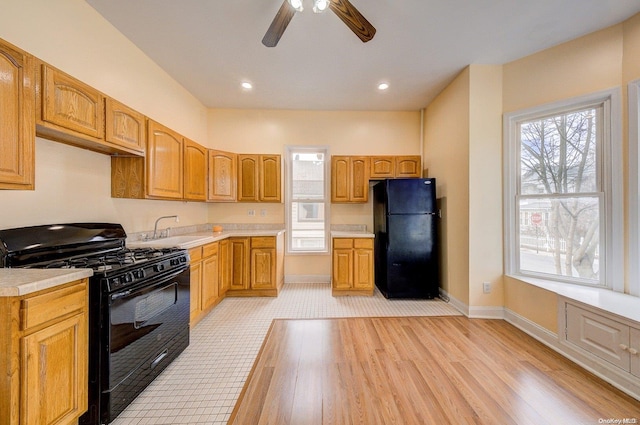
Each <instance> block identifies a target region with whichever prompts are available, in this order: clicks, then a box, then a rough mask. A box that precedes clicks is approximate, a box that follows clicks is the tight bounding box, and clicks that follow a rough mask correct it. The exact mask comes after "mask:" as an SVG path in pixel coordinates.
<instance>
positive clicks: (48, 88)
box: [42, 65, 104, 139]
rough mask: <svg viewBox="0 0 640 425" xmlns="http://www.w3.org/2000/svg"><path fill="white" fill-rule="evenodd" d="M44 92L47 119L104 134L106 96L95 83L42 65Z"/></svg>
mask: <svg viewBox="0 0 640 425" xmlns="http://www.w3.org/2000/svg"><path fill="white" fill-rule="evenodd" d="M42 96H43V97H44V102H43V107H42V119H43V120H44V121H47V122H49V123H52V124H55V125H58V126H60V127H64V128H66V129H69V130H73V131H77V132H78V133H82V134H86V135H87V136H92V137H95V138H98V139H102V138H104V97H103V96H102V94H100V93H99V92H98V91H97V90H95V89H94V88H93V87H91V86H88V85H86V84H84V83H82V82H80V81H78V80H76V79H75V78H72V77H70V76H68V75H66V74H64V73H63V72H61V71H58V70H55V69H53V68H49V67H48V66H46V65H43V88H42Z"/></svg>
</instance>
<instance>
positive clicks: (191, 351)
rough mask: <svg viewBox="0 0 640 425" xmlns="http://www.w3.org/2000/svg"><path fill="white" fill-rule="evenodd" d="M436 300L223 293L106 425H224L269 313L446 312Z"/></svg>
mask: <svg viewBox="0 0 640 425" xmlns="http://www.w3.org/2000/svg"><path fill="white" fill-rule="evenodd" d="M459 314H460V313H459V312H458V311H457V310H456V309H454V308H453V307H452V306H450V305H449V304H447V303H445V302H444V301H442V300H439V299H436V300H387V299H385V298H384V297H383V296H382V295H381V294H380V292H379V291H378V290H377V289H376V293H375V295H374V296H373V297H362V296H348V297H332V296H331V287H330V285H329V284H327V283H299V284H296V283H288V284H286V285H285V286H284V288H283V290H282V292H281V293H280V295H279V296H278V297H277V298H226V299H224V300H223V301H222V302H221V303H220V304H219V305H218V306H217V307H216V308H215V309H214V310H213V311H212V312H211V313H210V314H209V315H208V316H207V317H206V318H204V319H203V320H202V321H201V322H200V323H199V324H198V325H196V327H195V328H194V329H192V330H191V341H190V345H189V347H188V348H187V349H186V350H185V351H184V352H183V353H182V354H181V355H180V356H179V357H178V358H177V359H176V360H175V361H174V362H173V363H172V364H171V365H169V366H168V367H167V369H166V370H165V371H164V372H162V374H161V375H160V376H158V378H157V379H156V380H155V381H154V382H153V383H151V385H149V387H147V389H146V390H145V391H144V392H143V393H142V394H140V395H139V396H138V398H136V400H134V401H133V403H132V404H131V405H130V406H129V407H128V408H127V409H126V410H125V411H124V412H122V413H121V414H120V416H118V418H117V419H116V420H115V421H113V422H112V425H142V424H166V425H173V424H209V425H214V424H215V425H218V424H226V423H227V420H228V419H229V415H230V414H231V411H232V410H233V408H234V406H235V403H236V400H237V398H238V396H239V394H240V391H241V390H242V387H243V385H244V382H245V380H246V378H247V376H248V375H249V372H250V370H251V367H252V366H253V362H254V361H255V358H256V356H257V354H258V351H259V350H260V347H261V345H262V341H263V340H264V338H265V335H266V333H267V331H268V329H269V326H270V324H271V321H272V320H273V319H276V318H292V319H305V318H324V317H358V316H365V317H382V316H452V315H459Z"/></svg>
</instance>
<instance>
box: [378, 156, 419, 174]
mask: <svg viewBox="0 0 640 425" xmlns="http://www.w3.org/2000/svg"><path fill="white" fill-rule="evenodd" d="M421 175H422V161H421V157H420V155H408V156H392V155H389V156H372V157H371V175H370V178H371V179H374V180H375V179H393V178H413V177H420V176H421Z"/></svg>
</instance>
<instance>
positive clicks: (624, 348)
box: [619, 344, 629, 351]
mask: <svg viewBox="0 0 640 425" xmlns="http://www.w3.org/2000/svg"><path fill="white" fill-rule="evenodd" d="M619 347H620V348H621V349H623V350H625V351H627V350H628V349H629V346H627V345H625V344H620V345H619Z"/></svg>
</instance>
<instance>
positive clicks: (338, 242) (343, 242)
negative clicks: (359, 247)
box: [333, 238, 353, 248]
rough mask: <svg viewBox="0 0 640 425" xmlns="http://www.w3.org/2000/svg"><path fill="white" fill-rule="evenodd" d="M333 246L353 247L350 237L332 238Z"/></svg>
mask: <svg viewBox="0 0 640 425" xmlns="http://www.w3.org/2000/svg"><path fill="white" fill-rule="evenodd" d="M333 247H334V248H353V239H351V238H334V239H333Z"/></svg>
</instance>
